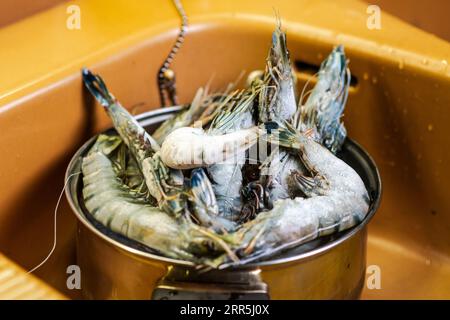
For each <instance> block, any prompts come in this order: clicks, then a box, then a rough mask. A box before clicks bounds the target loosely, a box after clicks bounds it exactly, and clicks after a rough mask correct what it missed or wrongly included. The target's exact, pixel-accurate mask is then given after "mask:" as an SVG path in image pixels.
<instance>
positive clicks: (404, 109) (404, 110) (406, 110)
mask: <svg viewBox="0 0 450 320" xmlns="http://www.w3.org/2000/svg"><path fill="white" fill-rule="evenodd" d="M407 114H408V109H406V108H403V115H405V116H406V115H407Z"/></svg>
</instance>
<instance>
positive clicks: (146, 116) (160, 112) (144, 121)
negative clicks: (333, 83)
mask: <svg viewBox="0 0 450 320" xmlns="http://www.w3.org/2000/svg"><path fill="white" fill-rule="evenodd" d="M181 108H182V107H181V106H172V107H165V108H159V109H156V110H151V111H147V112H144V113H141V114H139V115H137V116H135V118H136V120H137V121H138V122H139V123H140V124H141V125H142V126H144V127H145V126H147V125H150V124H154V123H157V122H158V120H161V121H162V120H166V119H168V118H169V117H170V115H171V114H173V113H174V112H176V111H179V110H180V109H181ZM111 130H114V128H109V129H107V130H104V131H102V133H105V132H108V131H111ZM97 136H98V134H96V135H95V136H93V137H91V138H90V139H88V140H87V141H86V142H85V143H84V144H83V145H82V146H81V147H80V148H79V149H78V150H77V151H76V152H75V154H74V155H73V157H72V159H71V160H70V162H69V165H68V167H67V170H66V174H65V184H66V188H65V194H66V199H67V201H68V202H69V205H70V207H71V209H72V211H73V213H74V214H75V216H76V217H77V220H78V221H79V222H81V223H82V224H83V225H84V226H85V227H86V228H87V229H89V230H90V231H91V232H93V233H94V234H95V235H97V236H98V237H100V238H101V239H103V240H104V241H106V242H108V243H109V244H111V245H113V246H114V247H116V248H118V249H120V250H122V251H125V252H126V253H128V254H132V255H135V256H138V257H140V258H144V259H152V260H156V261H159V262H165V263H168V264H171V265H178V266H183V267H195V264H194V263H193V262H190V261H185V260H178V259H173V258H168V257H165V256H161V255H157V254H153V253H150V252H144V251H142V250H139V249H136V248H133V247H130V246H128V245H126V244H124V243H122V242H120V241H118V240H116V239H113V238H111V237H109V236H108V235H106V234H104V233H103V232H101V231H100V230H99V229H97V228H96V227H95V226H94V225H93V224H92V223H91V222H90V221H89V220H88V219H87V218H86V216H85V213H84V212H83V210H82V208H81V207H79V206H77V205H75V203H74V200H73V197H76V195H75V194H72V192H71V188H70V187H69V185H70V181H69V180H68V179H71V178H72V177H73V174H74V168H75V167H76V166H77V164H79V161H80V159H81V156H82V155H83V154H84V153H85V152H86V150H87V148H88V147H89V146H91V145H92V143H93V142H94V141H95V139H96V138H97ZM346 143H350V144H352V145H353V146H354V147H356V149H358V150H359V151H360V152H361V154H362V155H363V156H364V157H365V158H366V159H365V160H366V162H367V164H368V165H369V167H370V169H371V170H372V171H373V174H374V177H375V180H376V184H377V187H378V189H379V192H378V193H377V194H376V195H375V197H374V198H373V199H372V202H371V204H370V206H369V212H368V213H367V215H366V217H365V218H364V220H363V221H361V222H360V223H359V224H358V225H356V226H354V227H352V228H351V229H349V230H346V231H345V233H344V234H342V235H340V236H339V237H338V238H337V239H333V240H331V241H329V242H328V243H326V244H324V245H321V246H319V247H317V248H314V249H312V250H308V251H306V252H302V253H299V254H296V255H292V256H287V257H282V258H276V259H273V260H262V261H258V262H251V263H248V264H245V265H240V266H239V265H237V266H233V265H231V266H230V268H235V269H248V268H255V267H263V266H274V265H280V264H286V263H290V262H294V261H304V260H309V259H310V258H312V257H315V256H319V255H322V254H324V253H326V252H327V251H329V250H331V249H333V248H334V247H336V246H338V245H340V244H341V243H343V242H344V241H347V240H348V239H350V238H352V237H353V236H355V234H357V233H358V232H360V231H362V230H363V229H364V228H365V227H366V226H367V224H368V223H369V221H370V220H371V219H372V217H373V216H374V214H375V212H376V211H377V209H378V207H379V205H380V201H381V194H382V183H381V177H380V173H379V171H378V168H377V166H376V165H375V162H374V160H373V158H372V157H371V156H370V155H369V154H368V153H367V152H366V151H365V150H364V149H363V148H362V147H361V146H360V145H359V144H358V143H356V142H355V141H354V140H352V139H350V138H348V137H347V138H346ZM80 175H81V172H80V173H79V175H77V176H75V179H77V181H78V180H79V179H80ZM294 247H295V246H294ZM287 250H290V249H287Z"/></svg>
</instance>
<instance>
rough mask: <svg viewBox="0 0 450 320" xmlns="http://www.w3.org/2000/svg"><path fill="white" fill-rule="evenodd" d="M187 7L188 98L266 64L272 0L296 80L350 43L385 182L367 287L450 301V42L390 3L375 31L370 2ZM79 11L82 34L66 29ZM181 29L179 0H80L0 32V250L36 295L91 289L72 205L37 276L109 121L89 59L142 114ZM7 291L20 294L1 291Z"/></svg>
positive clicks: (373, 228) (348, 117)
mask: <svg viewBox="0 0 450 320" xmlns="http://www.w3.org/2000/svg"><path fill="white" fill-rule="evenodd" d="M184 4H185V9H186V11H187V13H188V15H189V18H190V27H189V29H188V34H187V38H186V41H185V44H184V46H183V47H182V49H181V51H180V53H179V54H178V55H177V57H176V60H175V62H174V64H173V68H174V69H175V71H176V73H177V86H178V88H179V97H180V100H181V102H188V101H190V99H191V98H192V97H193V94H194V92H195V90H196V88H197V87H199V86H201V85H204V84H205V83H207V82H208V80H210V79H211V77H212V76H213V75H214V78H213V82H212V86H213V87H215V88H220V87H223V86H224V85H225V84H226V83H228V82H229V81H230V80H233V79H235V78H236V77H237V76H238V74H239V73H240V72H241V70H247V71H251V70H254V69H258V68H259V69H260V68H262V67H263V64H264V59H265V56H266V53H267V47H268V43H269V41H270V34H271V31H272V30H273V28H274V25H275V13H274V10H273V8H274V7H275V8H276V10H277V12H279V14H280V16H281V17H282V19H283V28H284V29H286V30H287V34H288V44H289V48H290V52H291V59H292V60H293V61H294V63H295V66H296V68H297V75H298V79H299V81H298V86H299V88H303V86H304V84H305V83H306V81H308V80H309V79H311V78H312V77H313V74H314V73H315V72H316V71H317V68H318V66H319V64H320V62H321V61H322V60H323V58H324V57H325V56H326V55H327V54H328V53H329V52H330V50H331V48H332V47H333V46H334V45H336V44H339V43H341V44H344V46H345V50H346V54H347V56H348V57H349V59H350V69H351V71H352V75H353V82H352V87H351V89H350V95H349V99H348V104H347V107H346V113H345V118H344V120H345V123H346V126H347V128H348V132H349V136H350V137H352V138H353V139H355V140H356V141H358V142H359V143H360V144H361V145H362V146H364V148H365V149H366V150H368V152H369V153H370V154H371V155H372V156H373V157H374V159H375V161H376V163H377V164H378V166H379V169H380V172H381V176H382V180H383V185H384V192H383V200H382V204H381V207H380V209H379V212H378V213H377V214H376V216H375V218H374V219H373V221H372V222H371V223H370V227H369V238H368V252H367V264H368V266H369V267H372V269H369V272H368V282H370V274H371V273H370V270H373V266H375V268H377V267H378V268H379V269H377V270H379V271H380V272H381V288H372V287H371V286H370V285H369V286H366V288H365V289H364V291H363V294H362V298H363V299H380V298H381V299H397V298H404V299H449V298H450V236H449V232H448V230H450V210H449V209H450V200H449V199H450V197H449V196H448V191H447V190H448V188H447V183H446V182H447V181H449V179H450V169H449V167H448V165H447V164H448V163H449V160H450V149H449V148H448V146H449V142H450V141H449V140H450V126H449V123H450V112H448V110H447V107H448V106H449V105H450V68H449V67H448V63H449V62H450V44H449V43H448V42H446V41H444V40H441V39H439V38H437V37H435V36H433V35H430V34H428V33H426V32H424V31H421V30H419V29H417V28H414V27H412V26H410V25H408V24H406V23H404V22H402V21H400V20H398V19H397V18H394V17H392V16H390V15H388V14H387V13H384V12H382V13H381V29H370V28H368V26H367V19H368V18H369V17H370V13H367V7H368V4H367V3H364V2H359V1H356V0H343V1H339V2H337V1H307V0H298V1H295V2H292V1H288V0H283V1H276V2H274V1H268V0H248V1H238V0H228V1H206V0H185V1H184ZM69 7H70V8H69ZM369 12H370V11H369ZM77 13H79V14H80V15H79V17H80V25H79V27H80V28H79V29H78V28H77V27H75V28H74V27H73V25H70V23H69V25H68V19H71V18H73V14H77ZM178 23H179V21H178V17H177V14H176V11H175V9H174V7H173V6H172V3H171V2H170V1H168V0H167V1H126V0H117V1H114V2H111V1H106V0H79V1H70V2H62V3H61V4H59V5H57V6H55V7H52V8H51V9H48V10H45V11H43V12H40V13H38V14H35V15H32V16H29V17H27V18H25V19H23V20H21V21H18V22H16V23H13V24H9V25H7V26H4V27H3V28H1V29H0V42H1V43H2V44H3V46H2V50H0V64H1V66H0V69H1V70H2V72H1V74H0V127H1V128H2V135H1V136H0V149H1V150H3V153H2V154H3V157H2V159H1V160H0V163H1V168H2V169H1V171H0V177H1V178H0V191H1V192H0V252H2V253H3V254H4V255H5V256H7V257H8V258H9V259H10V260H12V261H14V262H15V263H17V264H18V265H20V266H21V267H22V268H23V270H22V271H20V269H18V268H17V266H14V267H11V268H13V269H14V270H15V272H16V273H14V277H15V276H16V275H17V276H18V277H24V279H27V281H30V283H37V284H36V285H38V286H43V287H45V288H46V290H49V291H45V290H44V291H43V292H44V294H43V295H42V296H39V297H36V298H42V297H44V296H46V293H47V292H48V297H49V298H58V297H62V295H60V293H61V294H63V295H66V296H67V297H70V298H79V297H80V295H79V290H76V289H75V290H70V289H68V288H67V285H66V281H67V277H68V273H67V267H68V266H70V265H73V264H75V247H74V245H75V243H74V237H75V233H76V224H75V219H74V217H73V216H72V214H71V213H70V209H69V207H68V205H67V203H66V202H65V200H64V199H63V200H62V202H61V205H60V207H59V210H58V213H57V216H56V221H57V224H56V230H57V232H56V240H57V241H56V247H55V250H54V252H53V253H52V255H51V256H50V258H49V259H48V260H47V261H46V262H45V263H44V264H43V265H42V266H41V267H40V268H38V269H37V270H36V271H35V272H33V274H34V275H35V276H37V277H39V278H40V279H41V280H42V281H41V280H36V279H35V278H34V277H33V276H28V275H25V274H24V270H30V269H32V268H33V267H34V266H36V265H38V264H39V263H41V261H42V260H43V259H44V258H45V257H46V256H47V254H48V253H49V252H50V250H51V249H52V246H53V240H54V219H55V216H54V209H55V205H56V203H57V201H58V197H59V195H60V192H61V189H62V187H63V185H64V181H63V176H64V171H65V169H66V166H67V164H68V161H69V159H70V157H71V156H72V154H73V153H74V151H75V150H76V149H77V148H78V147H79V146H80V145H81V144H82V143H83V142H84V141H85V140H86V139H87V138H89V137H90V136H92V135H94V134H95V133H97V132H99V131H100V130H102V129H105V128H107V127H108V126H110V122H109V120H108V119H107V117H106V115H105V114H104V112H103V111H102V110H101V108H98V107H94V101H93V100H92V98H90V97H89V95H88V94H87V93H86V92H85V91H84V90H83V89H82V82H81V77H80V68H81V67H82V66H88V67H90V68H93V69H94V70H95V72H97V73H100V74H101V75H102V76H103V78H104V79H105V80H106V81H107V82H108V86H109V87H110V89H111V91H112V92H114V93H115V95H116V96H117V97H118V98H119V100H120V101H122V103H123V104H124V105H125V106H127V107H128V108H129V109H130V110H131V111H132V112H133V113H141V112H144V111H147V110H149V109H151V108H154V107H156V106H158V104H159V98H158V93H157V86H156V73H157V70H158V69H159V66H160V64H161V62H162V61H163V59H164V57H165V55H166V54H167V53H168V51H169V49H170V46H171V44H172V43H173V40H174V37H175V35H176V30H177V26H178ZM4 265H5V267H4V268H9V267H10V266H11V264H10V263H9V262H8V263H6V262H5V264H4ZM2 281H3V285H5V286H6V285H7V283H5V282H4V281H5V280H4V278H1V277H0V289H1V288H2ZM8 281H11V279H9V280H8ZM44 283H45V284H44ZM48 286H51V287H53V288H54V289H56V290H57V291H59V292H60V293H56V291H53V290H52V289H50V288H49V287H48ZM23 290H25V291H26V290H28V289H23ZM0 297H10V296H8V295H7V294H5V295H3V293H2V291H1V290H0Z"/></svg>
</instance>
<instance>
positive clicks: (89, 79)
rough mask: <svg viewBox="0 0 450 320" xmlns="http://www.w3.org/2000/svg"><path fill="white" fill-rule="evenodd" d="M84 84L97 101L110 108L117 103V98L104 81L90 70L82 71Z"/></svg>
mask: <svg viewBox="0 0 450 320" xmlns="http://www.w3.org/2000/svg"><path fill="white" fill-rule="evenodd" d="M81 74H82V77H83V82H84V84H85V85H86V87H87V88H88V90H89V92H90V93H92V95H93V96H94V97H95V98H96V99H97V101H98V102H99V103H100V104H101V105H102V106H104V107H105V108H108V107H109V106H110V105H111V104H113V103H114V102H115V101H116V98H115V97H114V96H113V95H112V94H111V93H110V92H109V90H108V88H107V87H106V84H105V82H104V81H103V79H102V78H101V77H100V76H99V75H96V74H93V73H92V72H91V71H90V70H89V69H87V68H83V70H82V71H81Z"/></svg>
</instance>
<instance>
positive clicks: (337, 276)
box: [66, 107, 381, 299]
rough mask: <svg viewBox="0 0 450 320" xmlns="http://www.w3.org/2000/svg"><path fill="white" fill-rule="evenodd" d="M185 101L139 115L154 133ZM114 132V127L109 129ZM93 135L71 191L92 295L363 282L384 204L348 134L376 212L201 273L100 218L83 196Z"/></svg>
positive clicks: (302, 292) (234, 291)
mask: <svg viewBox="0 0 450 320" xmlns="http://www.w3.org/2000/svg"><path fill="white" fill-rule="evenodd" d="M177 110H179V107H170V108H164V109H158V110H155V111H150V112H147V113H144V114H142V115H140V116H138V117H137V119H138V121H139V122H140V124H141V125H142V126H144V127H146V128H147V130H149V131H150V132H151V131H152V130H154V129H155V128H156V127H157V126H158V125H159V124H160V123H161V122H162V121H164V120H166V119H168V118H169V117H171V116H173V114H174V113H175V112H176V111H177ZM110 130H113V129H110ZM94 141H95V137H94V138H92V139H90V140H89V141H87V142H86V143H85V144H84V145H83V146H82V147H81V148H80V149H79V150H78V152H77V153H76V154H75V155H74V157H73V158H72V160H71V162H70V164H69V167H68V169H67V173H66V179H68V178H69V177H70V181H69V184H68V188H67V189H66V196H67V199H68V201H69V203H70V206H71V207H72V209H73V212H74V214H75V216H76V217H77V219H78V233H77V261H78V265H79V266H80V268H81V275H82V277H81V287H82V292H83V295H84V297H85V298H88V299H212V298H213V299H268V298H270V299H354V298H358V297H359V295H360V293H361V291H362V288H363V285H364V281H365V268H366V240H367V223H368V222H369V221H370V219H371V218H372V216H373V215H374V214H375V211H376V210H377V208H378V205H379V202H380V197H381V180H380V176H379V173H378V170H377V168H376V166H375V164H374V162H373V160H372V159H371V157H370V156H369V155H368V154H367V153H366V152H365V151H364V150H363V149H362V148H361V147H360V146H359V145H357V144H356V143H355V142H354V141H352V140H351V139H347V140H346V142H345V144H344V146H343V148H342V151H341V152H340V154H339V156H340V157H341V158H342V159H343V160H344V161H345V162H347V163H348V164H349V165H350V166H352V167H353V168H354V169H355V170H356V171H357V172H358V173H359V175H360V176H361V177H362V179H363V181H364V183H365V185H366V187H367V189H368V191H369V194H370V197H371V205H370V212H369V213H368V215H367V217H366V218H365V219H364V221H363V222H362V223H360V224H359V225H358V226H356V227H354V228H352V229H350V230H347V231H344V232H340V233H338V234H334V235H330V236H327V237H322V238H319V239H316V240H314V241H311V242H308V243H306V244H304V245H301V246H298V247H296V248H293V249H290V250H288V251H286V252H284V253H282V254H280V255H278V256H276V257H273V258H272V259H271V260H264V261H261V262H256V263H252V264H249V265H246V266H242V267H236V268H230V269H225V270H212V271H209V272H203V273H201V272H200V273H199V272H197V271H196V270H195V268H193V265H192V264H191V263H189V262H186V261H180V260H174V259H170V258H166V257H162V256H158V255H155V254H154V253H151V252H149V251H148V250H146V248H144V247H143V246H142V245H139V244H137V243H136V242H134V241H131V240H129V239H126V238H124V237H122V236H120V235H117V234H115V233H112V232H111V231H109V230H107V229H106V228H104V227H103V226H101V225H100V224H98V223H96V222H95V221H94V220H93V219H92V218H91V217H90V214H89V213H88V212H87V211H86V208H85V207H84V204H83V199H82V196H81V189H82V177H81V175H72V174H74V173H76V172H80V171H81V158H82V156H83V155H84V154H85V153H86V152H87V150H89V148H90V146H91V145H92V144H93V142H94Z"/></svg>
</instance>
